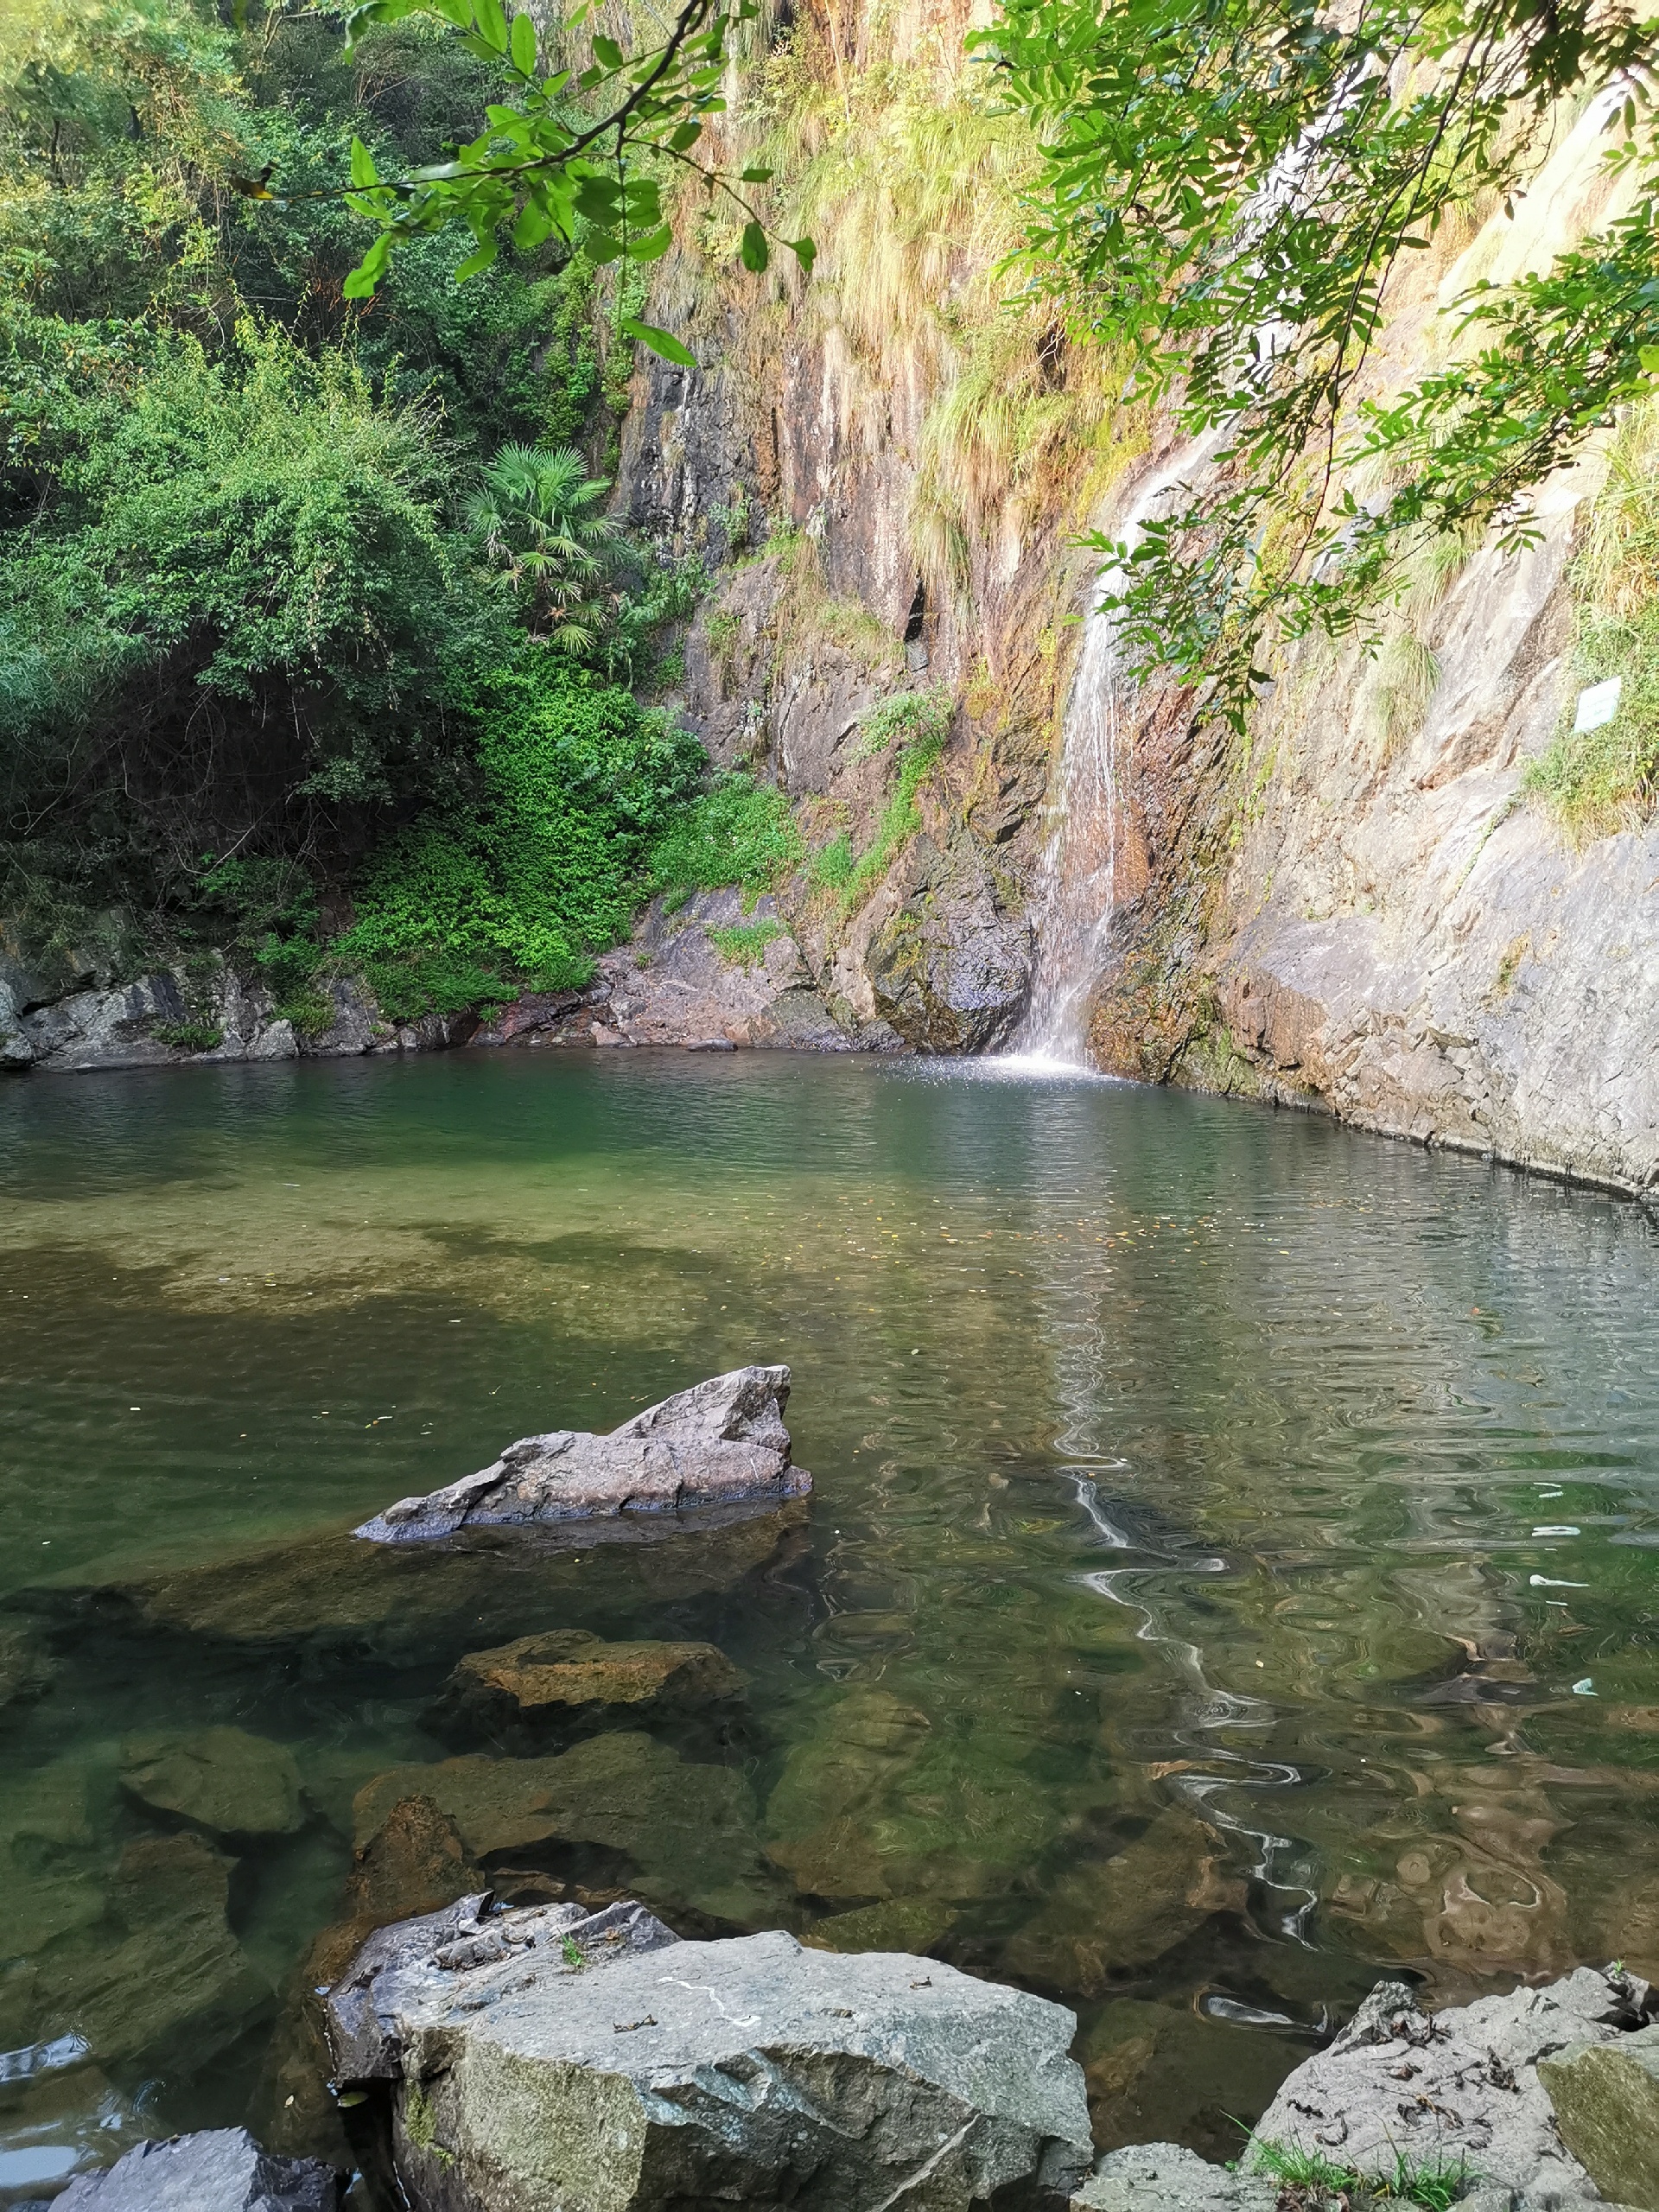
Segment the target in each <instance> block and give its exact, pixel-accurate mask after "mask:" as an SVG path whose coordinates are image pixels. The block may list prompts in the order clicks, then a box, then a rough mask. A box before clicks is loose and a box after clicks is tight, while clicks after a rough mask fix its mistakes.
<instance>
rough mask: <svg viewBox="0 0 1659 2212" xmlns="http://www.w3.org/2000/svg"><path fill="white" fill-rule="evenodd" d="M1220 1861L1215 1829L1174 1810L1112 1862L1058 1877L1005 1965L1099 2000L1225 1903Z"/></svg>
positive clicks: (1084, 1864)
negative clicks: (1124, 1974) (1128, 1970)
mask: <svg viewBox="0 0 1659 2212" xmlns="http://www.w3.org/2000/svg"><path fill="white" fill-rule="evenodd" d="M1219 1859H1220V1847H1219V1844H1218V1842H1217V1838H1216V1836H1215V1835H1214V1834H1213V1833H1212V1832H1211V1830H1210V1829H1209V1828H1206V1827H1205V1826H1204V1824H1203V1822H1202V1821H1197V1820H1194V1819H1193V1817H1192V1815H1191V1814H1190V1813H1187V1812H1184V1811H1181V1810H1179V1809H1178V1808H1173V1807H1172V1808H1169V1809H1167V1810H1166V1811H1164V1812H1162V1813H1160V1814H1159V1815H1158V1816H1157V1818H1156V1819H1155V1820H1154V1821H1153V1822H1152V1824H1151V1826H1150V1827H1148V1828H1147V1831H1146V1833H1145V1834H1143V1835H1141V1836H1138V1837H1137V1838H1136V1839H1135V1841H1134V1842H1132V1843H1130V1844H1129V1845H1128V1846H1127V1847H1125V1848H1124V1849H1123V1850H1122V1851H1120V1852H1118V1853H1116V1854H1115V1855H1114V1856H1113V1857H1111V1858H1109V1859H1084V1860H1082V1861H1081V1862H1080V1863H1079V1864H1077V1866H1072V1867H1071V1868H1070V1869H1069V1870H1068V1871H1067V1872H1065V1873H1064V1874H1062V1875H1061V1876H1060V1878H1059V1879H1058V1881H1057V1882H1056V1884H1055V1885H1054V1887H1053V1889H1052V1891H1051V1893H1050V1895H1049V1897H1048V1901H1047V1903H1046V1904H1045V1905H1044V1906H1043V1908H1042V1910H1041V1911H1040V1912H1039V1913H1038V1914H1036V1915H1035V1916H1034V1917H1033V1918H1032V1919H1031V1920H1028V1921H1027V1923H1026V1925H1025V1926H1024V1927H1023V1928H1022V1929H1020V1932H1019V1934H1018V1935H1017V1936H1014V1939H1013V1941H1012V1942H1010V1943H1009V1945H1008V1947H1007V1964H1008V1966H1009V1967H1011V1968H1012V1969H1013V1970H1014V1972H1015V1973H1016V1974H1020V1976H1021V1977H1022V1979H1026V1980H1037V1981H1048V1982H1052V1983H1054V1984H1056V1985H1058V1986H1059V1987H1061V1988H1064V1989H1067V1990H1076V1991H1077V1992H1078V1993H1080V1994H1081V1995H1083V1996H1085V1997H1103V1996H1104V1995H1105V1994H1106V1993H1107V1992H1108V1991H1109V1989H1110V1987H1111V1986H1112V1983H1113V1980H1114V1977H1115V1976H1116V1975H1117V1974H1119V1973H1120V1972H1121V1971H1122V1968H1123V1967H1138V1966H1149V1965H1150V1964H1151V1963H1152V1961H1154V1959H1160V1958H1161V1957H1162V1956H1163V1955H1164V1954H1165V1952H1166V1951H1170V1950H1173V1948H1175V1946H1176V1944H1178V1943H1180V1942H1185V1940H1186V1938H1187V1937H1188V1936H1191V1935H1192V1932H1193V1930H1194V1929H1198V1928H1201V1927H1202V1926H1203V1924H1204V1923H1205V1920H1207V1919H1208V1918H1209V1916H1210V1915H1211V1913H1213V1912H1215V1911H1217V1910H1219V1908H1220V1907H1221V1906H1222V1905H1223V1904H1226V1903H1227V1902H1228V1901H1229V1900H1228V1895H1227V1891H1226V1889H1225V1887H1224V1883H1223V1881H1222V1879H1221V1877H1220V1875H1219V1872H1218V1862H1219Z"/></svg>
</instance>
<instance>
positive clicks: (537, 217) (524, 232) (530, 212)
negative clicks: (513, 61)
mask: <svg viewBox="0 0 1659 2212" xmlns="http://www.w3.org/2000/svg"><path fill="white" fill-rule="evenodd" d="M519 20H520V21H521V22H522V21H523V17H522V16H521V17H520V18H519ZM552 229H553V219H552V217H551V216H550V214H549V213H547V211H546V209H545V208H543V207H537V205H536V202H535V201H534V200H526V201H525V202H524V208H523V210H522V212H521V213H520V214H519V217H518V221H517V222H516V223H515V224H514V225H513V226H512V242H513V245H515V246H516V247H517V248H518V251H519V252H520V253H532V252H534V251H535V249H536V248H537V246H538V245H540V244H541V243H542V241H543V238H547V237H549V236H550V234H551V232H552Z"/></svg>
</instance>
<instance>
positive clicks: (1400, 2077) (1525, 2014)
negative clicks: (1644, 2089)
mask: <svg viewBox="0 0 1659 2212" xmlns="http://www.w3.org/2000/svg"><path fill="white" fill-rule="evenodd" d="M1648 2005H1649V1989H1648V1985H1647V1984H1646V1983H1645V1982H1643V1981H1638V1980H1636V1979H1635V1978H1634V1977H1630V1976H1625V1975H1622V1974H1620V1975H1611V1974H1598V1973H1596V1972H1594V1971H1593V1970H1592V1968H1590V1967H1580V1968H1579V1970H1578V1972H1577V1973H1576V1974H1568V1975H1567V1977H1566V1979H1565V1980H1561V1981H1558V1982H1554V1983H1552V1984H1551V1985H1550V1986H1549V1987H1548V1988H1546V1989H1517V1990H1516V1991H1515V1992H1514V1993H1512V1994H1511V1995H1510V1996H1508V1997H1483V1998H1481V1999H1479V2000H1478V2002H1477V2003H1475V2004H1473V2005H1461V2006H1459V2007H1457V2008H1455V2009H1453V2010H1451V2011H1447V2012H1437V2013H1434V2014H1433V2015H1432V2016H1431V2015H1430V2014H1428V2013H1427V2012H1424V2011H1423V2010H1422V2008H1421V2006H1420V2005H1419V2004H1418V2002H1417V1999H1416V1997H1415V1995H1414V1993H1413V1992H1412V1991H1411V1990H1410V1989H1409V1988H1408V1987H1407V1986H1406V1984H1405V1983H1403V1982H1398V1981H1393V1982H1390V1981H1385V1982H1382V1983H1380V1984H1379V1985H1378V1986H1377V1987H1376V1989H1374V1990H1373V1991H1372V1992H1371V1993H1370V1996H1369V1997H1368V1998H1367V1999H1365V2002H1364V2003H1363V2005H1361V2006H1360V2008H1359V2010H1358V2012H1356V2014H1355V2015H1354V2017H1353V2018H1352V2019H1351V2021H1350V2022H1349V2024H1348V2025H1347V2026H1346V2027H1345V2028H1344V2030H1343V2031H1342V2033H1341V2034H1340V2035H1339V2036H1338V2037H1337V2039H1336V2041H1335V2042H1334V2043H1333V2044H1332V2045H1331V2047H1330V2049H1329V2050H1324V2051H1321V2052H1320V2053H1319V2056H1317V2057H1314V2058H1310V2059H1309V2060H1308V2061H1307V2062H1306V2064H1304V2065H1301V2066H1299V2067H1298V2068H1297V2069H1296V2070H1295V2072H1294V2074H1292V2075H1289V2076H1288V2078H1287V2080H1286V2081H1285V2082H1284V2083H1283V2084H1282V2086H1281V2088H1280V2091H1279V2094H1278V2095H1277V2096H1276V2097H1275V2098H1274V2101H1273V2103H1272V2104H1271V2105H1270V2106H1269V2107H1268V2110H1267V2112H1266V2113H1263V2115H1262V2118H1261V2120H1258V2121H1257V2122H1256V2127H1255V2137H1256V2139H1257V2140H1258V2141H1260V2142H1264V2143H1277V2144H1283V2145H1294V2146H1296V2147H1298V2148H1300V2149H1302V2150H1306V2151H1313V2152H1320V2153H1322V2154H1323V2155H1324V2156H1325V2158H1329V2159H1331V2160H1332V2163H1333V2164H1338V2165H1346V2166H1351V2167H1353V2168H1354V2169H1356V2170H1357V2171H1358V2172H1360V2173H1363V2174H1368V2175H1376V2176H1377V2177H1383V2176H1385V2175H1387V2174H1390V2173H1392V2172H1393V2171H1394V2170H1395V2158H1396V2155H1397V2154H1398V2153H1399V2152H1406V2153H1408V2155H1409V2156H1410V2157H1412V2158H1418V2159H1424V2160H1429V2161H1433V2159H1435V2158H1440V2159H1442V2160H1444V2161H1445V2162H1446V2163H1447V2164H1452V2165H1456V2164H1459V2163H1461V2164H1462V2165H1463V2166H1464V2168H1465V2171H1466V2172H1467V2174H1468V2176H1469V2178H1470V2180H1471V2182H1473V2181H1477V2180H1478V2181H1479V2182H1480V2183H1484V2184H1496V2185H1497V2186H1498V2187H1500V2188H1508V2189H1511V2190H1517V2189H1519V2190H1527V2191H1529V2193H1530V2194H1532V2195H1534V2196H1539V2197H1541V2198H1543V2197H1548V2195H1549V2193H1550V2192H1551V2191H1554V2192H1555V2194H1556V2195H1558V2196H1563V2197H1574V2196H1594V2194H1595V2190H1594V2187H1593V2185H1592V2182H1591V2178H1590V2176H1589V2175H1588V2173H1587V2172H1586V2170H1585V2168H1584V2167H1583V2165H1581V2164H1580V2162H1579V2160H1578V2159H1577V2158H1574V2157H1573V2154H1572V2152H1570V2151H1568V2150H1567V2149H1565V2148H1564V2147H1563V2145H1562V2141H1561V2137H1560V2134H1559V2133H1557V2130H1556V2120H1555V2113H1554V2110H1553V2108H1552V2106H1551V2102H1550V2095H1549V2091H1548V2088H1546V2087H1545V2084H1544V2082H1543V2081H1542V2080H1541V2078H1540V2073H1539V2068H1540V2062H1541V2061H1547V2060H1549V2059H1551V2058H1554V2057H1556V2056H1560V2054H1562V2053H1564V2052H1567V2051H1568V2050H1575V2049H1581V2048H1584V2047H1587V2046H1597V2045H1605V2046H1614V2045H1618V2044H1621V2043H1625V2042H1629V2041H1631V2040H1633V2039H1634V2038H1633V2037H1632V2031H1634V2030H1637V2029H1638V2028H1640V2026H1641V2025H1642V2024H1643V2018H1645V2016H1646V2011H1647V2007H1648ZM1638 2201H1639V2200H1638Z"/></svg>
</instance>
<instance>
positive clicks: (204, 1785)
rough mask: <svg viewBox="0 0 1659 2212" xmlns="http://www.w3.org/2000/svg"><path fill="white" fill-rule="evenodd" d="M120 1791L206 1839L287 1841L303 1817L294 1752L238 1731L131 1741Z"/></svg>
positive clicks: (202, 1731)
mask: <svg viewBox="0 0 1659 2212" xmlns="http://www.w3.org/2000/svg"><path fill="white" fill-rule="evenodd" d="M121 1786H122V1788H123V1789H124V1790H125V1791H126V1793H127V1795H128V1796H130V1797H134V1798H136V1799H137V1801H138V1802H139V1803H140V1804H141V1805H146V1806H148V1807H149V1808H150V1809H151V1810H152V1811H155V1812H158V1813H168V1814H171V1815H175V1817H176V1818H177V1819H179V1820H181V1821H188V1823H189V1825H190V1826H191V1827H198V1828H204V1829H206V1830H207V1834H209V1835H216V1836H255V1835H289V1834H292V1833H293V1831H294V1830H295V1829H296V1828H297V1827H300V1826H301V1825H302V1821H303V1820H304V1817H305V1815H304V1813H303V1811H302V1808H301V1805H300V1770H299V1769H298V1767H297V1766H296V1764H295V1763H294V1755H293V1753H292V1752H291V1751H288V1750H287V1749H286V1748H285V1747H284V1746H283V1745H281V1744H274V1743H272V1742H271V1740H270V1738H269V1737H268V1736H251V1735H249V1734H248V1732H247V1731H246V1730H245V1729H242V1728H198V1729H195V1730H194V1731H193V1732H190V1733H189V1734H187V1735H172V1736H168V1735H155V1736H135V1737H132V1738H129V1740H128V1741H127V1743H126V1744H124V1745H123V1746H122V1764H121Z"/></svg>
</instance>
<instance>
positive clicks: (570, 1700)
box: [431, 1629, 747, 1738]
mask: <svg viewBox="0 0 1659 2212" xmlns="http://www.w3.org/2000/svg"><path fill="white" fill-rule="evenodd" d="M746 1688H747V1683H746V1682H745V1681H744V1678H743V1676H742V1675H741V1674H740V1673H739V1672H738V1670H737V1669H736V1668H735V1667H734V1666H733V1664H732V1662H731V1661H730V1660H729V1659H728V1658H727V1656H726V1655H725V1654H724V1652H722V1651H720V1650H717V1649H715V1646H714V1645H713V1644H712V1643H658V1642H649V1641H647V1642H639V1643H606V1642H605V1641H604V1640H603V1639H602V1638H601V1637H597V1636H594V1635H592V1634H590V1633H589V1632H588V1630H584V1629H551V1630H547V1631H546V1632H545V1633H544V1634H543V1635H541V1636H521V1637H518V1639H517V1640H516V1641H515V1642H513V1643H505V1644H499V1645H497V1646H496V1647H495V1648H494V1649H492V1650H488V1651H469V1652H468V1653H467V1656H466V1657H465V1658H464V1659H462V1660H461V1662H460V1664H459V1665H458V1666H457V1667H456V1668H455V1669H454V1672H453V1673H452V1674H451V1675H450V1676H449V1679H448V1681H447V1682H446V1683H445V1684H444V1686H443V1688H442V1691H441V1693H440V1694H439V1698H438V1701H437V1704H436V1706H435V1707H434V1709H433V1713H432V1715H431V1720H432V1725H433V1726H435V1727H436V1728H437V1729H438V1730H439V1731H440V1732H441V1733H443V1734H446V1735H460V1736H480V1735H486V1736H497V1737H503V1738H537V1737H543V1736H549V1735H556V1734H560V1733H574V1732H576V1731H578V1730H580V1729H582V1728H584V1727H589V1728H591V1727H594V1726H605V1725H607V1723H608V1724H609V1725H611V1726H615V1725H617V1724H618V1723H619V1722H620V1723H621V1724H623V1725H625V1726H639V1725H641V1724H642V1723H646V1722H652V1721H659V1720H666V1719H674V1720H678V1719H683V1718H684V1717H685V1716H687V1715H688V1714H690V1713H696V1712H699V1711H702V1710H704V1709H706V1708H707V1707H710V1706H717V1705H722V1704H732V1703H734V1702H735V1701H736V1700H739V1699H741V1697H742V1696H743V1694H744V1692H745V1690H746Z"/></svg>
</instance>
